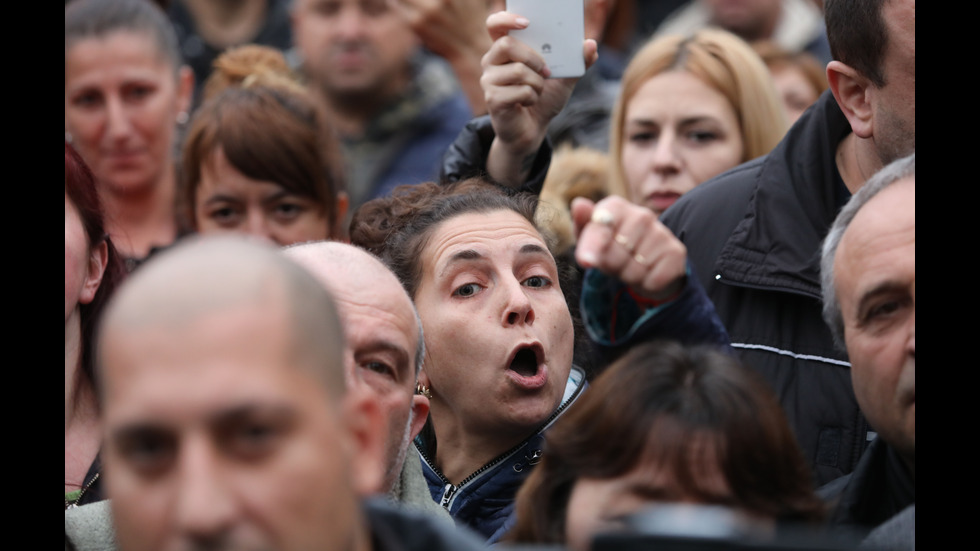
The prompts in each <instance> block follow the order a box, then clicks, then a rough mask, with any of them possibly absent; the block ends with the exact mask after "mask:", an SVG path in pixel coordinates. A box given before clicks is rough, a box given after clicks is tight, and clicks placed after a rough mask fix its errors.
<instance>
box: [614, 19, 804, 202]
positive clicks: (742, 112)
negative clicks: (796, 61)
mask: <svg viewBox="0 0 980 551" xmlns="http://www.w3.org/2000/svg"><path fill="white" fill-rule="evenodd" d="M667 71H685V72H688V73H691V74H692V75H694V76H696V77H697V78H699V79H701V80H702V81H704V83H705V84H707V85H708V86H710V87H711V88H713V89H715V90H717V91H718V92H720V93H721V94H722V95H723V96H725V98H727V99H728V101H729V103H730V104H731V106H732V109H733V110H734V111H735V115H736V117H737V118H738V123H739V129H740V130H741V136H742V144H743V147H744V151H743V156H742V162H745V161H748V160H750V159H754V158H756V157H759V156H761V155H765V154H766V153H768V152H769V151H770V150H772V148H773V147H774V146H775V145H776V144H777V143H779V140H780V139H782V137H783V135H784V134H785V132H786V127H787V123H786V115H785V114H784V113H783V107H782V102H781V101H780V99H779V94H778V93H777V92H776V88H775V85H774V84H773V82H772V77H771V76H770V74H769V70H768V69H767V68H766V65H765V64H764V63H763V62H762V59H761V58H760V57H759V55H758V54H756V53H755V52H754V51H753V50H752V47H751V46H749V45H748V44H747V43H746V42H745V41H743V40H742V39H741V38H739V37H737V36H735V35H734V34H732V33H729V32H727V31H723V30H720V29H704V30H701V31H698V32H697V33H695V34H693V35H691V36H689V37H683V36H664V37H661V38H657V39H655V40H652V41H650V42H648V43H647V44H646V45H645V46H643V48H641V49H640V50H639V51H638V52H637V53H636V55H634V56H633V59H632V60H631V61H630V63H629V65H628V66H627V67H626V71H624V72H623V78H622V83H621V88H620V92H619V97H618V98H617V99H616V105H615V107H614V108H613V114H612V127H611V130H610V134H609V154H610V157H611V158H613V159H615V160H616V162H614V163H613V167H612V171H611V175H612V178H611V181H610V186H611V190H612V191H614V192H615V193H616V194H619V195H623V196H624V197H629V196H630V194H629V191H628V186H627V185H626V177H625V175H624V174H623V166H622V162H621V159H622V154H623V127H624V126H625V123H626V120H625V119H626V107H627V105H628V104H629V102H630V100H632V99H633V96H634V95H636V92H637V90H639V89H640V87H641V86H643V84H645V83H646V82H647V81H648V80H650V79H651V78H653V77H655V76H657V75H659V74H661V73H665V72H667Z"/></svg>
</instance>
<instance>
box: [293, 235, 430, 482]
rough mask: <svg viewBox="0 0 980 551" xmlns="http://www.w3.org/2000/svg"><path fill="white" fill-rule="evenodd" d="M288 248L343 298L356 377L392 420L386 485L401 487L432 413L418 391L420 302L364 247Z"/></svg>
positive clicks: (350, 367)
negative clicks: (407, 464) (407, 460)
mask: <svg viewBox="0 0 980 551" xmlns="http://www.w3.org/2000/svg"><path fill="white" fill-rule="evenodd" d="M285 254H286V255H287V256H288V257H290V258H291V259H292V260H294V261H295V262H296V263H297V264H299V265H301V266H303V267H304V268H306V269H308V270H309V271H310V272H311V273H312V274H313V276H314V277H316V278H317V279H318V280H320V282H321V283H322V284H323V285H325V286H326V287H327V289H328V290H329V291H330V293H331V295H333V296H334V297H335V299H336V301H337V308H338V310H339V312H340V318H341V321H342V323H343V325H344V333H345V337H346V349H345V352H344V363H345V367H346V370H347V375H348V381H349V382H350V383H351V384H355V385H356V384H358V383H360V382H363V383H365V384H366V386H367V387H369V388H370V389H371V390H372V391H373V392H374V395H375V396H376V398H377V402H378V404H379V405H380V406H381V411H382V413H383V414H384V416H385V418H386V420H387V424H388V430H387V437H386V440H387V443H386V446H387V447H386V458H387V463H388V466H387V469H386V476H385V485H386V487H388V488H395V487H396V485H395V483H396V481H397V478H398V475H399V473H400V472H401V469H402V466H403V464H404V461H405V457H406V454H407V452H408V448H409V445H410V443H411V439H412V438H414V437H415V435H417V434H418V433H419V431H420V430H421V429H422V425H423V424H424V423H425V419H426V417H427V416H428V412H429V401H428V399H427V398H425V397H424V396H419V395H415V394H414V393H415V383H416V379H417V376H418V370H419V368H420V367H421V364H422V358H423V355H424V350H425V348H424V341H423V337H422V323H421V321H420V320H419V318H418V314H417V313H416V312H415V306H414V305H413V304H412V300H411V298H409V296H408V293H406V292H405V289H404V288H403V287H402V285H401V283H399V281H398V278H397V277H395V274H394V273H392V272H391V270H389V269H388V267H387V266H385V265H384V264H383V263H382V262H381V261H380V260H378V259H377V258H376V257H374V256H373V255H371V254H370V253H368V252H366V251H364V250H363V249H360V248H358V247H355V246H353V245H347V244H344V243H336V242H328V241H325V242H318V243H304V244H302V245H296V246H293V247H289V248H287V249H286V250H285Z"/></svg>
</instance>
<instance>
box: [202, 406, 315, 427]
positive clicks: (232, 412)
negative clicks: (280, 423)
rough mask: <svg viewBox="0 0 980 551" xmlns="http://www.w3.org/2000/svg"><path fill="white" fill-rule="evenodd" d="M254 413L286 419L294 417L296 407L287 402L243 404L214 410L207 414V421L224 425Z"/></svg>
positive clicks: (216, 424) (246, 417)
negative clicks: (212, 412)
mask: <svg viewBox="0 0 980 551" xmlns="http://www.w3.org/2000/svg"><path fill="white" fill-rule="evenodd" d="M254 415H261V416H268V417H272V418H277V419H282V420H287V419H292V418H293V417H295V415H296V409H295V408H294V407H292V406H290V405H287V404H271V405H267V404H243V405H240V406H235V407H232V408H229V409H224V410H221V411H218V412H215V413H214V414H212V415H210V416H209V419H208V423H209V424H211V425H215V426H226V425H228V424H231V423H235V422H238V421H242V420H244V419H248V418H249V417H252V416H254Z"/></svg>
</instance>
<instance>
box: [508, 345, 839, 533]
mask: <svg viewBox="0 0 980 551" xmlns="http://www.w3.org/2000/svg"><path fill="white" fill-rule="evenodd" d="M692 436H693V438H692ZM545 438H546V441H547V444H546V447H545V453H544V456H543V459H542V461H541V463H540V464H539V465H538V466H537V467H536V468H535V470H534V472H533V473H531V475H530V477H529V478H528V479H527V481H526V482H525V483H524V485H523V486H522V487H521V490H520V491H519V493H518V495H517V499H516V516H517V521H516V525H515V527H514V529H513V531H512V532H511V533H510V534H508V540H510V541H517V542H525V543H562V542H564V540H565V519H566V514H567V504H568V500H569V497H570V496H571V493H572V489H573V488H574V486H575V483H576V481H577V480H578V479H579V478H585V477H587V478H598V479H608V478H615V477H618V476H622V475H625V474H627V473H629V472H630V471H632V470H633V469H634V468H636V467H637V466H638V465H640V464H641V463H644V462H651V463H653V464H656V465H660V466H661V467H662V468H664V469H665V470H667V471H668V472H671V473H673V475H674V477H675V478H676V480H677V482H678V484H679V486H680V487H681V488H683V490H684V492H685V494H686V495H689V496H694V497H696V498H698V499H700V500H702V501H703V502H704V503H716V504H719V501H720V500H719V496H716V495H714V494H713V493H712V492H711V491H710V490H709V489H707V488H704V487H702V485H701V483H700V481H701V478H700V477H699V476H698V475H699V473H700V472H702V468H703V462H702V463H700V466H699V462H698V461H696V460H695V461H692V454H697V455H696V456H695V457H697V458H700V459H702V460H707V458H714V460H715V461H716V462H717V465H718V470H719V471H720V472H721V474H722V475H723V476H724V478H725V480H726V481H727V482H728V485H729V486H730V488H731V491H732V496H731V497H732V498H733V499H727V500H726V501H727V503H725V502H722V503H720V504H724V505H730V506H735V507H738V508H742V509H745V510H747V511H748V512H751V513H754V514H756V515H760V516H763V517H766V518H771V519H775V520H794V521H819V520H821V519H822V518H823V515H824V505H823V502H822V501H821V500H820V499H819V498H818V497H817V496H816V494H815V493H814V486H813V480H812V478H811V476H810V470H809V467H808V466H807V464H806V462H805V460H804V458H803V454H802V452H801V451H800V448H799V446H798V444H797V442H796V439H795V437H794V436H793V433H792V430H791V429H790V427H789V424H788V423H787V421H786V418H785V416H784V414H783V412H782V409H781V408H780V406H779V403H778V402H777V400H776V397H775V396H774V395H773V393H772V391H771V390H770V389H769V388H768V387H767V386H766V384H765V383H764V382H763V381H762V380H761V379H760V378H759V376H758V375H756V374H755V373H754V372H752V371H749V370H748V369H746V368H744V367H743V366H741V365H740V364H739V363H738V362H737V360H735V359H734V358H732V357H730V356H727V355H725V354H723V353H721V352H719V351H717V350H715V349H712V348H707V347H690V348H686V347H683V346H682V345H680V344H677V343H673V342H659V343H647V344H643V345H640V346H638V347H636V348H634V349H632V350H631V351H630V352H629V353H628V354H627V355H625V356H623V357H622V358H621V359H619V360H618V361H616V362H615V363H613V364H612V365H611V366H610V367H609V368H608V369H607V370H606V371H604V372H603V374H602V375H600V376H599V377H598V378H597V379H596V380H595V382H594V384H593V385H592V386H591V387H590V388H589V390H588V392H587V393H585V394H584V395H583V396H582V398H581V399H579V400H578V402H577V403H575V404H574V405H573V406H572V407H571V408H570V409H569V411H568V413H566V414H565V415H564V416H563V417H562V418H560V419H559V420H558V421H557V422H556V423H555V425H554V426H553V427H552V428H551V429H550V430H549V432H548V433H547V435H546V437H545ZM705 451H706V452H707V453H708V455H704V454H702V453H699V452H705ZM732 501H734V502H732Z"/></svg>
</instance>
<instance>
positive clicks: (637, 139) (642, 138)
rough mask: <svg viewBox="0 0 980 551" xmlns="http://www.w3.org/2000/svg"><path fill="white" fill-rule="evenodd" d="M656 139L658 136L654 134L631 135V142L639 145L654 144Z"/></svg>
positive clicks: (636, 133) (637, 133)
mask: <svg viewBox="0 0 980 551" xmlns="http://www.w3.org/2000/svg"><path fill="white" fill-rule="evenodd" d="M656 139H657V135H656V134H654V133H653V132H635V133H633V134H630V135H629V141H631V142H633V143H637V144H644V143H648V142H652V141H654V140H656Z"/></svg>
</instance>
